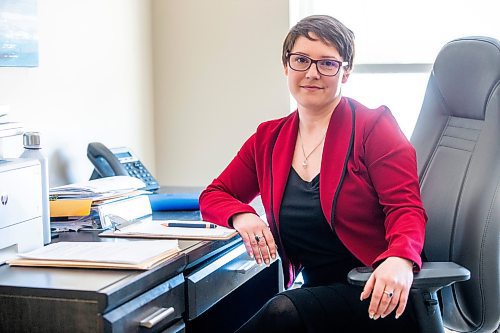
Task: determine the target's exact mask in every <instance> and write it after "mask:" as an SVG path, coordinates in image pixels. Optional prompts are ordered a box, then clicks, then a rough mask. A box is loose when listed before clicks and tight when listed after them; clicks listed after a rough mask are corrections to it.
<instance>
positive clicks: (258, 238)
mask: <svg viewBox="0 0 500 333" xmlns="http://www.w3.org/2000/svg"><path fill="white" fill-rule="evenodd" d="M263 238H264V236H262V235H261V236H259V235H255V240H256V241H257V243H258V242H259V241H260V240H261V239H263Z"/></svg>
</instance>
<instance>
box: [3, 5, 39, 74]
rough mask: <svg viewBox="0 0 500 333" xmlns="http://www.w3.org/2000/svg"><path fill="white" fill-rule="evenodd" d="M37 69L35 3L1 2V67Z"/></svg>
mask: <svg viewBox="0 0 500 333" xmlns="http://www.w3.org/2000/svg"><path fill="white" fill-rule="evenodd" d="M36 66H38V34H37V3H36V0H0V67H36Z"/></svg>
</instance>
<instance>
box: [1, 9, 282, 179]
mask: <svg viewBox="0 0 500 333" xmlns="http://www.w3.org/2000/svg"><path fill="white" fill-rule="evenodd" d="M288 16H289V15H288V1H287V0H254V1H242V0H241V1H240V0H203V1H199V0H183V1H178V0H106V1H101V0H86V1H76V0H72V1H68V0H39V1H38V17H39V30H38V31H39V57H40V63H39V66H38V67H37V68H5V67H3V68H2V67H0V105H3V104H7V105H10V108H11V113H12V114H13V115H14V116H15V117H17V118H18V119H20V120H22V121H24V122H25V123H26V125H27V126H26V127H27V129H32V130H38V131H41V132H42V144H43V146H44V147H45V148H46V150H47V153H48V154H49V163H50V168H49V169H50V183H51V186H55V185H60V184H66V183H69V182H75V181H82V180H86V179H88V177H89V175H90V173H91V170H92V166H91V164H90V162H88V160H87V157H86V149H87V144H88V142H91V141H100V142H102V143H104V144H106V145H108V146H110V147H116V146H122V145H123V146H128V147H130V148H131V149H132V150H133V151H134V152H135V153H136V154H137V155H139V156H140V157H141V159H142V161H143V162H144V164H145V165H146V166H147V167H148V168H149V169H150V171H152V173H153V174H154V175H156V176H157V178H158V179H159V180H160V182H161V183H162V184H165V185H205V184H207V183H208V182H209V181H211V180H212V179H213V178H214V177H215V176H216V175H217V174H218V173H219V172H220V171H221V170H222V168H223V167H224V166H225V165H226V164H227V163H228V162H229V161H230V159H231V158H232V157H233V156H234V154H235V153H236V152H237V150H238V148H239V147H240V146H241V144H242V143H243V141H244V140H245V139H246V138H247V137H248V136H250V135H251V133H252V132H253V131H254V130H255V128H256V126H257V125H258V123H260V122H262V121H264V120H266V119H270V118H275V117H280V116H283V115H285V114H287V112H288V111H289V98H288V92H287V89H286V81H285V78H284V75H283V70H282V65H281V60H280V57H281V44H282V41H283V39H284V37H285V35H286V33H287V31H288ZM153 31H154V36H153ZM153 38H154V39H153ZM153 55H154V61H153ZM153 84H154V87H153ZM19 141H20V140H19ZM16 147H19V148H20V142H19V143H17V144H16ZM4 150H5V149H4Z"/></svg>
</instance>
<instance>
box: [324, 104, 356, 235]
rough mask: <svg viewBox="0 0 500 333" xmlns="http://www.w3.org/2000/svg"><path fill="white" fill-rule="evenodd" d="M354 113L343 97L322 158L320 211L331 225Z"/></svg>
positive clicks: (349, 145)
mask: <svg viewBox="0 0 500 333" xmlns="http://www.w3.org/2000/svg"><path fill="white" fill-rule="evenodd" d="M353 132H354V127H353V114H352V112H351V107H350V105H349V103H348V101H347V99H346V98H342V99H341V100H340V103H339V104H338V105H337V107H336V109H335V111H334V112H333V114H332V117H331V118H330V124H329V125H328V130H327V132H326V138H325V145H324V149H323V156H322V160H321V172H320V198H321V208H322V209H323V214H324V215H325V217H326V219H327V220H328V222H329V223H330V227H332V228H333V223H334V221H333V219H334V210H335V207H334V204H335V202H336V196H337V195H338V191H340V187H341V186H342V180H343V178H344V173H345V170H346V168H347V161H348V159H349V155H350V152H351V149H352V144H353V142H352V141H353V138H354V133H353Z"/></svg>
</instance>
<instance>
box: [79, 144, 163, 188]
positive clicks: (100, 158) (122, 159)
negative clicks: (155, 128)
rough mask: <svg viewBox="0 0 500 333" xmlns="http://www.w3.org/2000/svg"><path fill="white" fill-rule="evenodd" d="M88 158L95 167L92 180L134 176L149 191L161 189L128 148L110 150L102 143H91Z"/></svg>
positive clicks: (88, 148)
mask: <svg viewBox="0 0 500 333" xmlns="http://www.w3.org/2000/svg"><path fill="white" fill-rule="evenodd" d="M87 157H88V158H89V160H90V161H91V162H92V164H93V165H94V171H93V172H92V175H91V176H90V179H96V178H101V177H111V176H132V177H135V178H139V179H140V180H142V181H143V182H144V184H145V185H146V186H145V189H146V190H148V191H154V190H157V189H158V188H159V187H160V185H159V183H158V181H157V180H156V179H155V178H154V177H153V176H152V175H151V173H150V172H149V170H148V169H147V168H146V167H145V166H144V165H143V164H142V162H141V161H140V160H139V158H138V157H137V156H136V155H135V154H134V153H132V151H131V150H130V149H128V148H126V147H117V148H111V149H109V148H108V147H106V146H105V145H103V144H102V143H100V142H91V143H89V145H88V147H87Z"/></svg>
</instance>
